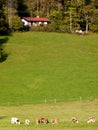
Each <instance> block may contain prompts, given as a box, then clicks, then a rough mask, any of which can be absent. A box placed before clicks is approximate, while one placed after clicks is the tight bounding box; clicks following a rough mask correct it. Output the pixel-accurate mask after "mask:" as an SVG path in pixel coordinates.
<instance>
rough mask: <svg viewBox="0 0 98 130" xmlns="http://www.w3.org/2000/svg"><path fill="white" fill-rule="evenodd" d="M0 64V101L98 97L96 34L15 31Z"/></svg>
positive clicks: (97, 39)
mask: <svg viewBox="0 0 98 130" xmlns="http://www.w3.org/2000/svg"><path fill="white" fill-rule="evenodd" d="M5 49H6V51H7V52H8V53H9V57H8V59H7V61H6V62H4V63H2V64H0V104H6V103H12V104H14V103H15V104H16V103H21V104H25V103H39V102H43V101H44V99H47V100H48V99H56V100H57V101H63V100H78V99H79V97H80V96H82V98H83V99H87V98H88V97H90V96H92V97H93V98H98V35H90V36H77V35H70V34H58V33H35V32H34V33H33V32H32V33H15V34H14V35H13V36H12V37H9V41H8V43H7V44H6V48H5Z"/></svg>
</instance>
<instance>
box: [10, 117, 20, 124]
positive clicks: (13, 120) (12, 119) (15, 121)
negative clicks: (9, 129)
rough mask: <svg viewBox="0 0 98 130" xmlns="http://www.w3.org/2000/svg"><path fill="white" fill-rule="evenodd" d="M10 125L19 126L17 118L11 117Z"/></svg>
mask: <svg viewBox="0 0 98 130" xmlns="http://www.w3.org/2000/svg"><path fill="white" fill-rule="evenodd" d="M11 123H12V124H20V121H19V119H18V118H16V117H12V118H11Z"/></svg>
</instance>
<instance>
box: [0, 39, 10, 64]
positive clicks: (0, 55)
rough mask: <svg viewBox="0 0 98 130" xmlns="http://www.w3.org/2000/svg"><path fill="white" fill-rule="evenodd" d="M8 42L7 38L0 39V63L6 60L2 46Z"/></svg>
mask: <svg viewBox="0 0 98 130" xmlns="http://www.w3.org/2000/svg"><path fill="white" fill-rule="evenodd" d="M8 40H9V39H8V37H5V38H1V39H0V63H2V62H4V61H5V60H6V59H7V58H8V53H6V52H5V51H4V44H6V43H7V41H8Z"/></svg>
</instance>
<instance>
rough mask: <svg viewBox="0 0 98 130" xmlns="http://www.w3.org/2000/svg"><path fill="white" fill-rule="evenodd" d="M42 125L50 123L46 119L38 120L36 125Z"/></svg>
mask: <svg viewBox="0 0 98 130" xmlns="http://www.w3.org/2000/svg"><path fill="white" fill-rule="evenodd" d="M41 123H44V124H48V123H49V121H48V119H46V118H37V119H36V124H41Z"/></svg>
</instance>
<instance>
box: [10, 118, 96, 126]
mask: <svg viewBox="0 0 98 130" xmlns="http://www.w3.org/2000/svg"><path fill="white" fill-rule="evenodd" d="M95 121H96V118H95V117H93V116H91V117H89V118H88V120H87V123H94V122H95ZM58 122H59V121H58V119H57V118H55V119H52V120H51V121H49V120H48V119H47V118H36V120H35V123H36V124H37V125H38V124H48V123H52V124H57V123H58ZM71 122H72V123H78V122H79V121H78V119H77V118H76V117H73V118H72V119H71ZM24 123H25V124H26V125H29V124H30V123H31V121H30V120H29V119H26V120H25V121H24ZM11 124H21V122H20V120H19V118H17V117H12V118H11Z"/></svg>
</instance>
